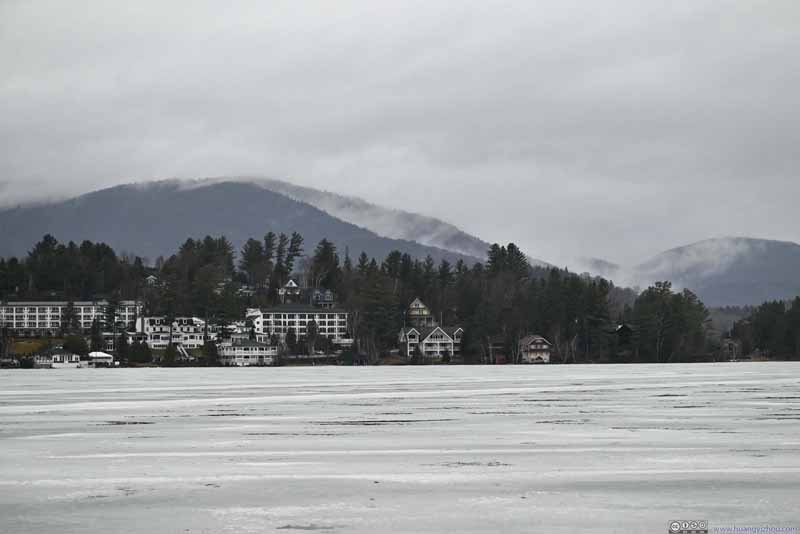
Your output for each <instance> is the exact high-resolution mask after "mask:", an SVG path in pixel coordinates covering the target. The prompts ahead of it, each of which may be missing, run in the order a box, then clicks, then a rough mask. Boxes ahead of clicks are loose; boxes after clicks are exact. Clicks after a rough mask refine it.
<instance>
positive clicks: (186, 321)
mask: <svg viewBox="0 0 800 534" xmlns="http://www.w3.org/2000/svg"><path fill="white" fill-rule="evenodd" d="M171 330H172V339H171V341H172V343H173V344H174V345H179V346H181V347H183V348H184V349H198V348H200V347H202V346H203V345H204V344H205V342H206V340H208V341H213V340H215V339H216V338H217V334H218V332H219V328H218V327H217V326H216V325H212V324H209V325H208V329H206V322H205V321H204V320H203V319H200V318H198V317H176V318H175V320H174V321H173V322H172V328H171ZM136 331H137V332H139V333H141V334H143V336H142V341H144V342H145V343H147V345H148V346H149V347H150V348H151V349H159V350H163V349H166V348H167V345H169V343H170V324H169V323H168V322H167V320H166V318H165V317H141V318H140V319H139V320H137V321H136Z"/></svg>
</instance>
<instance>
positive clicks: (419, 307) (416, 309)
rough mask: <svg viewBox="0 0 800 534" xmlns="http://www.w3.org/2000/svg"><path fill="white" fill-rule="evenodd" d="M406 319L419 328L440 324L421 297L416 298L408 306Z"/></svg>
mask: <svg viewBox="0 0 800 534" xmlns="http://www.w3.org/2000/svg"><path fill="white" fill-rule="evenodd" d="M406 320H407V321H408V323H409V324H410V325H411V326H414V327H417V328H427V327H433V326H438V324H439V323H437V322H436V318H435V317H434V316H433V314H432V313H431V310H430V309H429V308H428V307H427V306H426V305H425V304H424V303H423V302H422V301H421V300H420V299H419V298H415V299H414V302H412V303H411V304H410V305H409V306H408V311H407V312H406Z"/></svg>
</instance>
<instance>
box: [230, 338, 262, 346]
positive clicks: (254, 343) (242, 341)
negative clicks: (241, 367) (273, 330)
mask: <svg viewBox="0 0 800 534" xmlns="http://www.w3.org/2000/svg"><path fill="white" fill-rule="evenodd" d="M231 345H232V346H234V347H270V346H271V345H270V344H269V343H261V342H259V341H254V340H252V339H234V340H232V342H231Z"/></svg>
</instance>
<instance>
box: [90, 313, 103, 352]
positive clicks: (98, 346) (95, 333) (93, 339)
mask: <svg viewBox="0 0 800 534" xmlns="http://www.w3.org/2000/svg"><path fill="white" fill-rule="evenodd" d="M89 332H90V333H89V349H90V351H91V352H98V351H103V350H105V343H103V331H102V329H101V328H100V321H99V320H98V319H97V318H96V317H95V318H94V320H93V321H92V328H91V330H90V331H89Z"/></svg>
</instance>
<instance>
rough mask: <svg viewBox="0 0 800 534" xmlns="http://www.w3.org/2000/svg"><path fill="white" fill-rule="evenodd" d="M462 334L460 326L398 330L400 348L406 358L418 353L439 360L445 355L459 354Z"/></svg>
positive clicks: (462, 330) (429, 358)
mask: <svg viewBox="0 0 800 534" xmlns="http://www.w3.org/2000/svg"><path fill="white" fill-rule="evenodd" d="M463 334H464V329H463V328H460V327H442V326H428V327H421V328H416V327H413V326H412V327H405V328H403V329H402V330H401V331H400V338H399V341H400V348H401V350H402V351H403V352H404V353H405V355H406V357H408V358H411V357H413V356H415V355H419V356H422V357H424V358H426V359H428V360H440V359H442V358H443V357H445V356H449V357H453V356H459V355H461V337H462V336H463Z"/></svg>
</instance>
